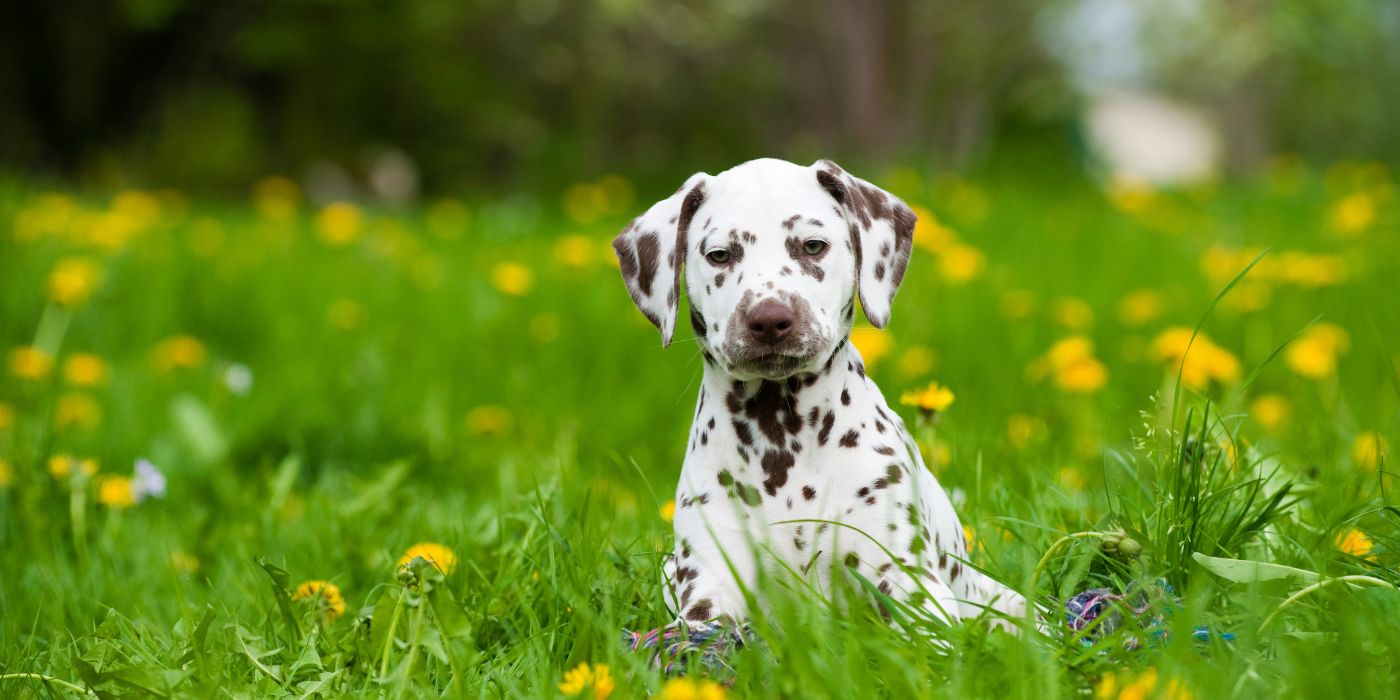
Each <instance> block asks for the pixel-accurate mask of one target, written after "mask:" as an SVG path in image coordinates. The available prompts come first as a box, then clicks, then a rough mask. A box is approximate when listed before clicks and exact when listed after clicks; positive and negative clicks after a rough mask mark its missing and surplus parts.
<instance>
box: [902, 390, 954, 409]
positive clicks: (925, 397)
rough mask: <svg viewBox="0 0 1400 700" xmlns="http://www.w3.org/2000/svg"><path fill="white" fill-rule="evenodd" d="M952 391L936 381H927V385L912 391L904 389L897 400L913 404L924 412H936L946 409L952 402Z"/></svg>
mask: <svg viewBox="0 0 1400 700" xmlns="http://www.w3.org/2000/svg"><path fill="white" fill-rule="evenodd" d="M954 398H956V397H955V396H953V391H952V390H951V389H949V388H948V387H946V386H942V385H940V384H939V383H938V382H929V384H928V386H926V387H924V388H922V389H916V390H914V391H906V392H904V395H903V396H900V397H899V402H900V403H902V404H904V405H905V406H913V407H915V408H917V409H919V410H920V411H922V412H924V413H925V414H932V413H938V412H940V411H943V410H946V409H947V408H948V407H949V406H951V405H952V404H953V399H954Z"/></svg>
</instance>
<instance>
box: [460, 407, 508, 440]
mask: <svg viewBox="0 0 1400 700" xmlns="http://www.w3.org/2000/svg"><path fill="white" fill-rule="evenodd" d="M466 422H467V431H468V432H470V433H471V434H472V435H483V436H484V435H500V434H501V433H504V432H506V431H507V430H510V424H511V417H510V412H509V411H507V410H506V409H504V408H501V407H500V406H491V405H487V406H477V407H476V408H473V409H472V410H470V411H468V412H467V421H466Z"/></svg>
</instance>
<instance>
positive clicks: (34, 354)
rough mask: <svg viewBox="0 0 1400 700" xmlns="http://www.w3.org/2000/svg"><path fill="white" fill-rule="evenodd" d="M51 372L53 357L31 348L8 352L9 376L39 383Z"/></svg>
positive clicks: (26, 347)
mask: <svg viewBox="0 0 1400 700" xmlns="http://www.w3.org/2000/svg"><path fill="white" fill-rule="evenodd" d="M52 371H53V357H52V356H51V355H49V354H48V353H46V352H44V351H43V350H40V349H39V348H36V347H32V346H25V347H21V348H15V349H14V350H11V351H10V374H13V375H14V376H15V377H17V378H19V379H27V380H29V381H34V382H37V381H41V380H44V379H47V378H48V376H49V373H50V372H52Z"/></svg>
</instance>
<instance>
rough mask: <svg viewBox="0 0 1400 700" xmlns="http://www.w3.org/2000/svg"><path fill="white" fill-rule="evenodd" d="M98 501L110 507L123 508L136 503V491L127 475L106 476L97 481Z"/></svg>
mask: <svg viewBox="0 0 1400 700" xmlns="http://www.w3.org/2000/svg"><path fill="white" fill-rule="evenodd" d="M97 501H98V502H99V503H101V504H102V505H104V506H107V507H108V508H115V509H117V510H121V509H123V508H130V507H131V506H133V505H136V491H135V490H133V489H132V487H131V479H130V478H129V477H125V476H104V477H102V479H100V480H99V481H98V482H97Z"/></svg>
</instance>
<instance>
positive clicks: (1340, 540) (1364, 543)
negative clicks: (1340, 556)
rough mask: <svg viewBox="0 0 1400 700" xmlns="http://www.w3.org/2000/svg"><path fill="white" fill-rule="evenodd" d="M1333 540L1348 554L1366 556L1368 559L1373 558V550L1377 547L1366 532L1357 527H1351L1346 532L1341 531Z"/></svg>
mask: <svg viewBox="0 0 1400 700" xmlns="http://www.w3.org/2000/svg"><path fill="white" fill-rule="evenodd" d="M1332 542H1333V544H1335V545H1336V546H1337V549H1339V550H1341V551H1343V552H1346V553H1347V554H1350V555H1352V556H1354V557H1366V558H1368V559H1370V558H1372V557H1371V550H1373V549H1375V546H1376V545H1375V543H1374V542H1372V541H1371V538H1370V537H1369V536H1367V534H1366V533H1364V532H1362V531H1360V530H1358V529H1356V528H1351V529H1350V530H1347V531H1346V532H1343V533H1339V534H1338V535H1337V536H1336V538H1334V539H1333V540H1332Z"/></svg>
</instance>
